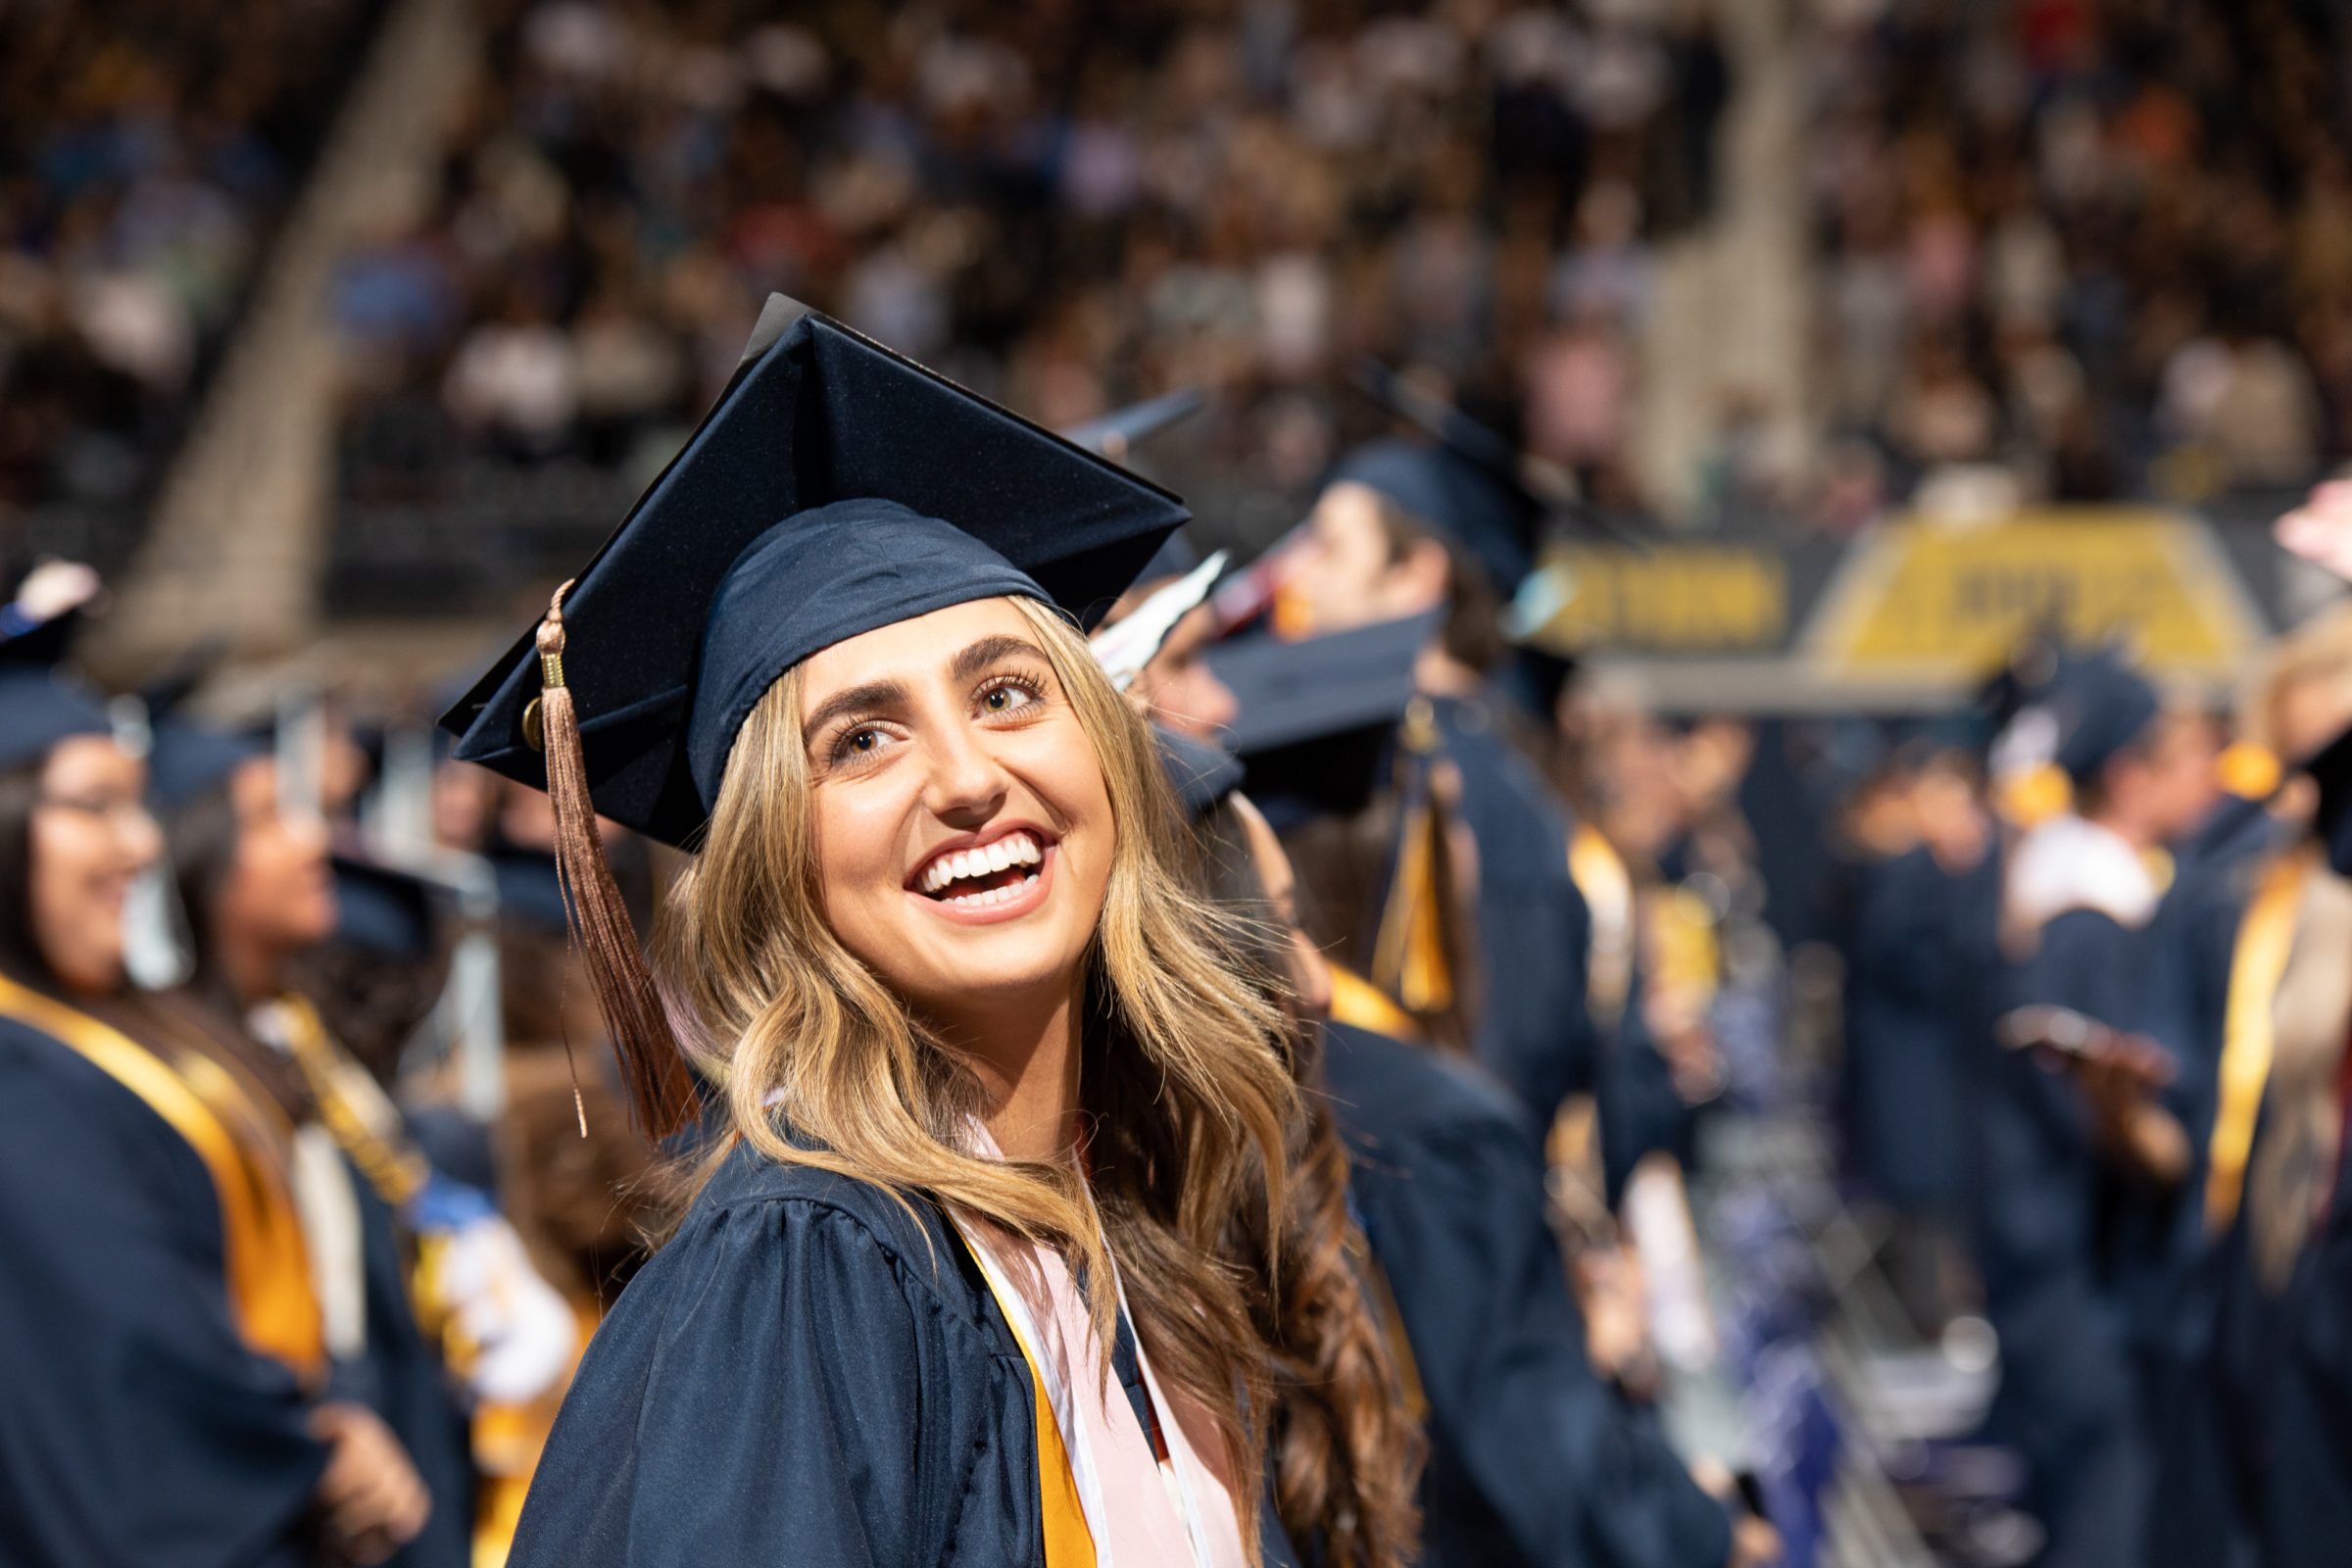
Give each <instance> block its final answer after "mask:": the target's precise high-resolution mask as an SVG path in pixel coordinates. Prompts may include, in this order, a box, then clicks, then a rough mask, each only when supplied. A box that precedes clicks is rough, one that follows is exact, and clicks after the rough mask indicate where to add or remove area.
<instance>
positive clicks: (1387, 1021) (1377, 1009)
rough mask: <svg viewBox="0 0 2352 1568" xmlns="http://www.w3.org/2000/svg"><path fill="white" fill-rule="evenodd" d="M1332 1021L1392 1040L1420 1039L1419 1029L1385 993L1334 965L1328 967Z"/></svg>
mask: <svg viewBox="0 0 2352 1568" xmlns="http://www.w3.org/2000/svg"><path fill="white" fill-rule="evenodd" d="M1331 1021H1332V1022H1334V1023H1344V1024H1348V1025H1351V1026H1352V1027H1354V1028H1357V1029H1369V1030H1371V1031H1372V1032H1373V1033H1374V1034H1377V1035H1387V1036H1388V1037H1389V1038H1390V1039H1392V1040H1418V1039H1420V1038H1421V1026H1420V1025H1419V1024H1417V1023H1415V1022H1413V1019H1412V1015H1411V1014H1410V1013H1408V1012H1406V1011H1405V1010H1404V1009H1403V1008H1402V1007H1399V1006H1398V1005H1397V1004H1396V1003H1394V1002H1391V1001H1390V1000H1389V998H1388V995H1387V993H1385V992H1383V991H1382V990H1381V989H1380V988H1379V987H1378V986H1376V985H1374V984H1373V983H1372V982H1371V981H1369V980H1367V979H1365V978H1364V977H1363V976H1362V975H1360V974H1357V973H1356V972H1355V971H1354V970H1353V969H1345V968H1342V967H1341V966H1340V965H1338V964H1336V963H1335V964H1333V965H1332V966H1331Z"/></svg>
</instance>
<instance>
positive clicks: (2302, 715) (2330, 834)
mask: <svg viewBox="0 0 2352 1568" xmlns="http://www.w3.org/2000/svg"><path fill="white" fill-rule="evenodd" d="M2278 537H2279V541H2280V543H2281V544H2284V545H2286V546H2287V547H2288V548H2289V549H2291V550H2294V551H2295V552H2296V553H2297V554H2300V555H2304V556H2306V557H2308V558H2310V559H2312V560H2314V561H2316V562H2318V563H2319V564H2322V565H2325V566H2327V567H2328V568H2329V569H2330V570H2333V571H2335V572H2336V573H2337V574H2338V575H2344V574H2346V573H2348V572H2352V486H2346V485H2343V484H2340V483H2335V484H2326V485H2322V486H2320V487H2319V488H2318V489H2317V490H2315V491H2314V492H2313V495H2312V497H2311V498H2310V500H2309V501H2308V502H2307V503H2306V504H2305V505H2304V506H2303V507H2302V508H2300V509H2298V510H2297V511H2295V512H2293V513H2290V514H2289V515H2287V516H2286V517H2284V518H2282V519H2280V522H2279V524H2278ZM2250 699H2251V700H2250V702H2249V704H2248V705H2247V708H2246V710H2245V711H2244V714H2243V717H2242V720H2241V739H2242V740H2244V741H2246V742H2249V743H2251V744H2253V745H2257V746H2260V747H2263V748H2266V749H2267V750H2268V751H2269V752H2270V753H2271V754H2272V755H2273V756H2275V757H2278V758H2279V759H2282V760H2284V761H2285V763H2286V764H2287V768H2288V775H2287V780H2286V783H2285V785H2284V787H2283V788H2281V789H2280V790H2279V791H2278V794H2277V795H2276V796H2275V797H2274V798H2273V799H2272V800H2271V801H2270V803H2269V810H2268V811H2267V812H2265V813H2263V814H2262V816H2261V817H2260V819H2259V821H2258V823H2257V826H2258V827H2260V828H2261V829H2264V830H2265V831H2261V832H2258V833H2254V834H2247V835H2245V836H2244V838H2243V839H2241V841H2240V842H2241V844H2244V843H2247V842H2250V843H2251V849H2250V850H2243V851H2241V853H2238V854H2236V855H2231V856H2225V857H2221V858H2218V863H2217V864H2216V865H2215V866H2214V867H2213V868H2212V869H2211V870H2209V871H2208V872H2207V873H2206V874H2204V875H2202V876H2200V877H2199V878H2198V881H2197V886H2196V891H2197V892H2198V894H2199V895H2200V896H2199V897H2198V899H2197V900H2196V905H2197V907H2198V910H2199V914H2200V918H2199V919H2197V920H2196V921H2194V922H2184V923H2183V933H2182V935H2183V940H2182V941H2181V942H2180V947H2179V954H2180V961H2181V962H2182V964H2183V966H2184V967H2186V968H2188V969H2189V970H2190V972H2191V973H2192V975H2193V977H2194V996H2195V998H2196V1001H2197V1003H2198V1010H2197V1013H2196V1021H2197V1024H2198V1027H2199V1029H2200V1031H2201V1033H2202V1034H2203V1035H2204V1037H2205V1038H2206V1039H2207V1040H2208V1041H2209V1042H2210V1043H2211V1045H2212V1048H2213V1049H2214V1050H2215V1051H2216V1053H2217V1054H2218V1056H2219V1063H2218V1067H2217V1070H2216V1079H2217V1083H2218V1086H2219V1087H2218V1093H2217V1097H2216V1101H2217V1103H2216V1109H2215V1113H2214V1116H2213V1119H2212V1125H2211V1130H2210V1132H2209V1133H2208V1134H2207V1135H2206V1137H2205V1139H2204V1140H2203V1143H2202V1148H2203V1151H2204V1154H2205V1158H2204V1160H2203V1164H2202V1169H2201V1171H2200V1173H2199V1174H2200V1177H2201V1180H2200V1183H2199V1186H2200V1189H2201V1190H2200V1191H2199V1192H2197V1193H2196V1194H2195V1195H2194V1197H2195V1200H2196V1201H2194V1203H2193V1204H2192V1208H2193V1212H2194V1214H2195V1218H2196V1220H2197V1223H2198V1230H2199V1234H2200V1235H2201V1236H2202V1237H2203V1238H2204V1239H2205V1241H2206V1243H2207V1245H2208V1252H2207V1255H2206V1259H2205V1266H2204V1268H2203V1269H2202V1270H2201V1272H2200V1275H2199V1278H2198V1285H2199V1287H2200V1288H2199V1290H2197V1291H2196V1292H2193V1293H2191V1294H2190V1295H2189V1297H2188V1299H2187V1303H2186V1305H2187V1312H2186V1313H2184V1315H2190V1314H2193V1315H2194V1317H2195V1318H2196V1319H2197V1320H2198V1321H2199V1322H2200V1323H2202V1324H2207V1325H2210V1326H2209V1327H2208V1328H2207V1330H2206V1332H2207V1334H2208V1336H2209V1339H2208V1340H2207V1341H2206V1342H2205V1345H2204V1347H2203V1348H2206V1349H2207V1355H2206V1358H2205V1360H2204V1362H2203V1364H2202V1365H2201V1366H2200V1367H2199V1368H2198V1370H2199V1371H2200V1372H2201V1373H2202V1374H2203V1377H2202V1381H2201V1383H2200V1384H2199V1385H2197V1386H2195V1387H2193V1388H2192V1390H2191V1395H2192V1397H2193V1402H2192V1400H2191V1399H2182V1400H2180V1401H2179V1402H2180V1404H2181V1405H2182V1406H2184V1407H2185V1408H2184V1409H2182V1410H2180V1411H2168V1412H2166V1413H2167V1414H2169V1415H2176V1416H2177V1417H2180V1416H2184V1417H2186V1419H2185V1420H2182V1421H2181V1422H2180V1424H2181V1425H2183V1426H2184V1427H2186V1428H2187V1430H2188V1431H2189V1432H2190V1433H2191V1434H2192V1435H2193V1436H2195V1437H2196V1438H2198V1439H2200V1440H2201V1441H2200V1442H2198V1444H2197V1445H2196V1446H2194V1447H2193V1448H2191V1449H2190V1450H2189V1451H2188V1453H2187V1454H2186V1455H2185V1457H2186V1458H2187V1459H2189V1460H2193V1461H2196V1464H2195V1470H2196V1472H2197V1474H2196V1475H2195V1476H2194V1486H2195V1491H2194V1494H2193V1495H2194V1496H2195V1497H2197V1498H2198V1499H2199V1500H2200V1501H2202V1502H2203V1503H2204V1504H2205V1506H2204V1507H2203V1508H2202V1510H2201V1512H2202V1514H2203V1516H2204V1517H2203V1519H2202V1521H2201V1528H2199V1529H2198V1530H2197V1531H2196V1533H2195V1534H2194V1535H2193V1536H2192V1537H2191V1538H2190V1550H2193V1549H2195V1548H2197V1547H2203V1548H2205V1549H2206V1550H2207V1552H2208V1555H2207V1557H2206V1559H2205V1560H2216V1557H2215V1553H2216V1552H2218V1551H2220V1550H2234V1551H2238V1552H2241V1553H2242V1552H2245V1551H2247V1550H2248V1549H2251V1551H2252V1557H2253V1560H2254V1561H2256V1562H2258V1563H2260V1564H2262V1565H2263V1568H2317V1565H2319V1564H2323V1563H2334V1562H2336V1561H2339V1560H2340V1559H2341V1557H2342V1555H2343V1543H2344V1541H2345V1539H2346V1537H2347V1533H2352V1441H2347V1440H2346V1436H2345V1427H2344V1412H2345V1410H2346V1409H2348V1408H2352V1355H2348V1354H2347V1353H2346V1348H2345V1337H2344V1325H2345V1324H2346V1323H2348V1322H2352V1172H2348V1170H2347V1166H2348V1165H2352V1161H2347V1160H2346V1159H2345V1157H2344V1151H2345V1140H2346V1131H2347V1125H2348V1113H2352V1065H2348V1055H2352V1054H2348V1052H2347V1041H2352V963H2347V961H2346V958H2347V955H2352V731H2347V730H2346V729H2345V726H2346V725H2347V724H2348V723H2352V612H2347V610H2346V609H2345V607H2344V606H2343V605H2342V604H2341V603H2338V604H2337V605H2335V606H2334V607H2332V608H2331V609H2329V610H2327V611H2325V612H2323V613H2321V614H2320V615H2318V616H2316V617H2314V619H2313V620H2312V621H2311V622H2309V623H2308V624H2306V625H2305V626H2304V627H2302V628H2300V629H2298V630H2297V631H2296V632H2294V633H2292V634H2291V635H2289V636H2288V637H2286V638H2285V639H2283V640H2282V641H2281V643H2280V645H2279V647H2278V650H2277V651H2276V653H2275V654H2274V655H2273V657H2272V659H2271V661H2270V662H2269V665H2268V667H2267V668H2266V669H2265V671H2264V672H2263V676H2262V678H2261V680H2260V681H2259V682H2258V683H2257V685H2256V686H2255V687H2254V688H2253V689H2252V691H2251V693H2250ZM2217 1319H2218V1321H2217ZM2190 1468H2191V1467H2190V1465H2188V1464H2182V1465H2180V1466H2178V1467H2176V1470H2175V1472H2174V1474H2175V1476H2179V1475H2182V1474H2185V1473H2187V1472H2189V1470H2190ZM2171 1479H2172V1478H2171V1477H2168V1481H2169V1480H2171ZM2217 1500H2219V1501H2225V1502H2226V1507H2224V1506H2219V1505H2217ZM2160 1506H2161V1505H2160ZM2217 1515H2219V1516H2220V1517H2219V1518H2218V1519H2217V1517H2216V1516H2217ZM2179 1523H2180V1511H2179V1510H2178V1509H2176V1510H2174V1512H2173V1514H2172V1515H2170V1516H2169V1517H2168V1516H2166V1515H2164V1514H2162V1513H2160V1525H2174V1526H2176V1527H2178V1525H2179ZM2190 1550H2180V1551H2173V1552H2169V1553H2168V1554H2167V1555H2165V1556H2164V1557H2162V1558H2160V1559H2159V1560H2160V1561H2161V1562H2162V1563H2164V1564H2166V1565H2170V1564H2173V1563H2180V1564H2183V1565H2185V1564H2187V1563H2188V1562H2190V1561H2192V1560H2195V1559H2194V1558H2193V1557H2192V1556H2191V1554H2190Z"/></svg>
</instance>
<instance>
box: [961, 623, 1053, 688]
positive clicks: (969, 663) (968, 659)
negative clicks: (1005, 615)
mask: <svg viewBox="0 0 2352 1568" xmlns="http://www.w3.org/2000/svg"><path fill="white" fill-rule="evenodd" d="M1045 657H1046V656H1045V651H1044V650H1042V649H1040V648H1039V647H1038V646H1037V644H1035V643H1033V642H1030V641H1028V640H1027V639H1026V638H1022V637H1007V636H1004V635H1002V634H999V635H997V636H994V637H983V638H981V639H980V640H979V641H978V642H976V643H973V644H972V645H971V646H970V647H968V648H966V649H965V650H964V651H963V652H962V653H960V654H957V655H956V662H954V663H952V664H950V665H949V666H948V668H949V671H950V673H952V674H953V675H954V676H955V677H956V679H957V680H970V679H971V678H972V677H973V676H974V675H977V674H979V673H980V672H981V671H982V670H984V669H986V668H988V666H989V665H991V664H996V663H1002V662H1004V661H1005V660H1007V659H1020V658H1028V659H1035V660H1041V661H1042V660H1044V659H1045Z"/></svg>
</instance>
